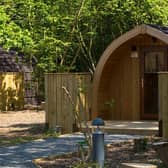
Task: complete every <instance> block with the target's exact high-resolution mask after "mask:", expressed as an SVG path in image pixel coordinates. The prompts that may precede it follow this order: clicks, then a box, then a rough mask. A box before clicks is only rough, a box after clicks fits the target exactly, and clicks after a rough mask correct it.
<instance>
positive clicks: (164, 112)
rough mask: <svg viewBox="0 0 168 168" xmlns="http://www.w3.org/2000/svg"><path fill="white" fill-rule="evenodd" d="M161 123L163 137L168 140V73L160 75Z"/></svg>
mask: <svg viewBox="0 0 168 168" xmlns="http://www.w3.org/2000/svg"><path fill="white" fill-rule="evenodd" d="M159 121H160V122H161V127H160V128H161V129H162V130H161V131H162V135H163V137H164V138H166V139H168V72H161V73H159Z"/></svg>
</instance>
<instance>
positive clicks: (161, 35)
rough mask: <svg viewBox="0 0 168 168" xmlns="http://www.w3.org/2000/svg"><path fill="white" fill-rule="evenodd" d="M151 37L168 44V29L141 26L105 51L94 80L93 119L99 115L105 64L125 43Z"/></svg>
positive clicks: (155, 26)
mask: <svg viewBox="0 0 168 168" xmlns="http://www.w3.org/2000/svg"><path fill="white" fill-rule="evenodd" d="M145 34H146V35H149V36H152V37H155V38H156V39H159V40H161V41H162V42H164V43H166V44H168V27H162V26H157V25H144V24H143V25H139V26H137V27H135V28H134V29H132V30H130V31H128V32H126V33H125V34H123V35H121V36H120V37H118V38H117V39H116V40H114V41H113V42H112V43H111V44H110V45H109V46H108V47H107V48H106V50H105V51H104V53H103V54H102V56H101V57H100V60H99V62H98V64H97V67H96V70H95V73H94V80H93V102H92V114H93V116H92V117H96V113H97V98H98V89H99V85H100V80H101V76H102V72H103V69H104V68H105V64H106V63H107V61H108V60H109V58H110V56H111V55H112V53H113V52H114V51H115V50H116V49H117V48H118V47H120V46H121V45H122V44H124V43H125V42H127V41H129V40H131V39H133V38H134V37H136V36H138V35H145Z"/></svg>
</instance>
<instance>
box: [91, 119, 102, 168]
mask: <svg viewBox="0 0 168 168" xmlns="http://www.w3.org/2000/svg"><path fill="white" fill-rule="evenodd" d="M92 126H96V127H97V128H96V130H95V131H94V132H93V133H92V144H93V150H92V159H93V161H94V162H96V163H98V165H99V167H100V168H103V167H104V159H105V152H104V133H103V132H102V131H101V129H100V126H104V121H103V120H102V119H101V118H96V119H94V120H93V121H92Z"/></svg>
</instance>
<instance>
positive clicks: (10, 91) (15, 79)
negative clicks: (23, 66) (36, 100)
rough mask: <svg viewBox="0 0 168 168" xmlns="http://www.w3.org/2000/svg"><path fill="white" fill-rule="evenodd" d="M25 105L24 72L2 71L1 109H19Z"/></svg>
mask: <svg viewBox="0 0 168 168" xmlns="http://www.w3.org/2000/svg"><path fill="white" fill-rule="evenodd" d="M23 106H24V89H23V73H20V72H3V73H0V110H1V111H7V110H19V109H22V108H23Z"/></svg>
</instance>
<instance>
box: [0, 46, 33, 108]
mask: <svg viewBox="0 0 168 168" xmlns="http://www.w3.org/2000/svg"><path fill="white" fill-rule="evenodd" d="M31 73H32V67H31V66H28V65H27V64H26V63H24V61H23V58H22V56H18V55H17V54H16V52H15V51H5V50H4V49H2V48H1V47H0V110H3V111H4V110H19V109H22V108H23V107H24V104H25V103H30V99H31V100H32V99H33V98H34V97H33V95H32V93H33V91H34V90H33V88H32V76H31Z"/></svg>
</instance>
